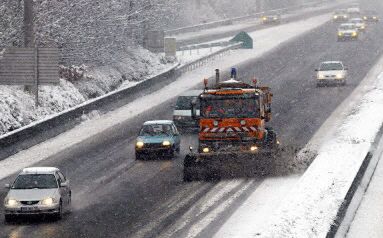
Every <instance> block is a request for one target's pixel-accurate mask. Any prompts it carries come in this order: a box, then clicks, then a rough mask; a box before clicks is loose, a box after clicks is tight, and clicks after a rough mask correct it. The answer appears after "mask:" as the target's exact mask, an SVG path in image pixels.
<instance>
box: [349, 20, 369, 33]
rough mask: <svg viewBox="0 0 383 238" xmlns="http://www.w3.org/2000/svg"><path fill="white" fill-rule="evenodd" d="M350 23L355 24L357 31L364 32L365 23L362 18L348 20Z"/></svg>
mask: <svg viewBox="0 0 383 238" xmlns="http://www.w3.org/2000/svg"><path fill="white" fill-rule="evenodd" d="M350 23H352V24H355V26H356V28H358V30H359V31H365V30H366V23H365V22H364V21H363V19H362V18H352V19H350Z"/></svg>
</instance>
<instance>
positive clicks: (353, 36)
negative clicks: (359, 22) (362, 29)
mask: <svg viewBox="0 0 383 238" xmlns="http://www.w3.org/2000/svg"><path fill="white" fill-rule="evenodd" d="M358 37H359V30H358V28H357V27H356V25H355V24H353V23H343V24H341V25H340V26H339V28H338V41H344V40H357V39H358Z"/></svg>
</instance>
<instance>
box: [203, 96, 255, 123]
mask: <svg viewBox="0 0 383 238" xmlns="http://www.w3.org/2000/svg"><path fill="white" fill-rule="evenodd" d="M201 109H202V110H201V113H202V117H205V118H256V117H259V101H258V99H257V98H246V99H245V98H232V99H203V100H201Z"/></svg>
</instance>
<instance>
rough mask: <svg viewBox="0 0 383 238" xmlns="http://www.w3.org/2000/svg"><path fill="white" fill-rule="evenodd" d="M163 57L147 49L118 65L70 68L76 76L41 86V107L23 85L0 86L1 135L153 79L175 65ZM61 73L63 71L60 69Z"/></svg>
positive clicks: (116, 63)
mask: <svg viewBox="0 0 383 238" xmlns="http://www.w3.org/2000/svg"><path fill="white" fill-rule="evenodd" d="M161 59H162V57H161V56H158V55H156V54H153V53H151V52H149V51H147V50H145V49H140V48H138V49H131V50H130V52H129V55H126V58H124V59H122V60H121V61H119V62H112V63H111V64H110V65H107V66H102V67H92V68H89V69H85V68H84V67H82V66H80V67H71V68H69V69H68V70H66V71H65V73H68V71H70V70H72V72H73V71H76V73H78V74H77V75H76V77H70V76H73V74H72V75H70V74H64V75H62V77H61V78H60V83H59V84H58V85H53V86H51V85H47V86H40V90H39V96H40V100H39V101H40V106H39V107H35V103H34V95H33V94H30V93H26V92H25V91H24V90H23V86H0V135H2V134H5V133H7V132H10V131H14V130H16V129H18V128H21V127H23V126H26V125H29V124H31V123H32V122H36V121H38V120H42V119H45V118H47V117H49V116H51V115H54V114H55V113H59V112H62V111H65V110H67V109H70V108H73V107H74V106H76V105H79V104H81V103H83V102H85V101H88V100H90V99H92V98H95V97H99V96H102V95H105V94H107V93H109V92H111V91H114V90H115V89H116V88H118V87H129V86H133V85H135V84H137V83H138V82H140V81H142V80H145V79H147V78H150V77H151V76H152V75H155V74H158V73H159V72H162V71H164V70H165V69H168V68H171V67H172V66H174V64H163V62H162V61H161ZM61 72H62V69H61Z"/></svg>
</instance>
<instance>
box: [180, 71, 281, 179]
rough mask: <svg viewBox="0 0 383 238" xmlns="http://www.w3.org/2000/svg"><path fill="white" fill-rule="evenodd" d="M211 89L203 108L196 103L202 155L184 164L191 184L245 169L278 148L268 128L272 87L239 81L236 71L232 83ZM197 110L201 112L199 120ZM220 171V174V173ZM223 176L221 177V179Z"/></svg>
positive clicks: (191, 156)
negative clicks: (238, 167)
mask: <svg viewBox="0 0 383 238" xmlns="http://www.w3.org/2000/svg"><path fill="white" fill-rule="evenodd" d="M216 81H217V83H216V85H215V86H213V87H212V88H208V87H207V84H208V83H207V80H205V89H204V91H203V93H202V94H201V95H200V96H199V100H198V101H199V104H200V105H196V102H194V103H192V104H193V105H192V116H193V117H194V118H196V119H197V120H199V126H200V131H199V134H198V137H199V140H198V141H199V145H198V152H193V149H192V148H190V150H191V153H190V154H188V155H187V156H186V158H185V160H184V180H185V181H191V180H195V179H197V178H198V179H200V178H201V173H202V178H204V179H206V178H207V177H209V176H210V175H212V176H217V175H218V173H219V171H218V170H220V168H221V167H222V166H223V167H225V166H226V165H227V167H233V164H234V167H235V165H239V164H241V165H243V166H245V167H247V165H246V164H243V162H247V161H249V160H254V159H255V158H259V157H263V158H264V157H270V156H272V154H273V153H275V150H276V149H277V147H278V144H279V143H278V141H277V138H276V134H275V133H274V131H273V129H272V128H270V127H266V122H268V121H269V120H270V119H271V101H272V96H273V95H272V93H271V92H270V89H269V88H268V87H259V86H257V85H256V80H254V81H253V83H254V84H253V85H250V84H247V83H244V82H242V81H238V80H236V71H235V69H233V70H232V77H231V79H230V80H228V81H224V82H219V71H218V70H217V80H216ZM196 108H200V116H199V117H198V118H197V113H196ZM217 171H218V172H217ZM218 176H219V175H218Z"/></svg>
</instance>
